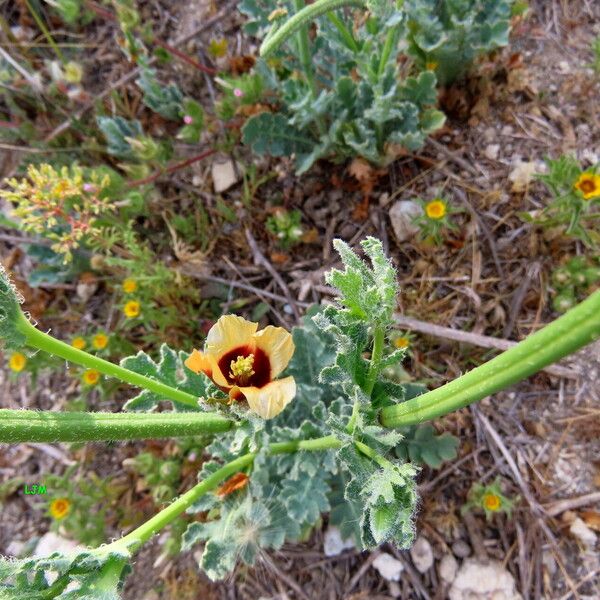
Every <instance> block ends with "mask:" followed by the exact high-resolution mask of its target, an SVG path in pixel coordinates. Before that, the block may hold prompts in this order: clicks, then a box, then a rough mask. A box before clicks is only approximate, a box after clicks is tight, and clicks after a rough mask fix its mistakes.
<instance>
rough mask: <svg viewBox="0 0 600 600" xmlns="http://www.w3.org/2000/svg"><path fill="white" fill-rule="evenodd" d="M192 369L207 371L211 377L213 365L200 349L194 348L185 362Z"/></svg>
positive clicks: (198, 371)
mask: <svg viewBox="0 0 600 600" xmlns="http://www.w3.org/2000/svg"><path fill="white" fill-rule="evenodd" d="M183 364H184V365H185V366H186V367H187V368H188V369H189V370H190V371H194V373H196V374H198V373H205V374H206V375H208V376H209V377H210V376H211V372H212V365H211V363H210V360H208V358H207V357H206V356H204V354H202V352H200V351H199V350H193V351H192V353H191V354H190V355H189V356H188V357H187V358H186V360H185V362H184V363H183Z"/></svg>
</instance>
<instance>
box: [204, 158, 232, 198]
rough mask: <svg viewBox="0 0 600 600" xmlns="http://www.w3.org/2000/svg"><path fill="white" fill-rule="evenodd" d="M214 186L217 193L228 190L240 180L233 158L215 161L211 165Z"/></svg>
mask: <svg viewBox="0 0 600 600" xmlns="http://www.w3.org/2000/svg"><path fill="white" fill-rule="evenodd" d="M211 173H212V179H213V186H214V188H215V192H216V193H217V194H219V193H221V192H224V191H225V190H228V189H229V188H230V187H231V186H232V185H235V184H236V183H237V181H238V178H237V175H236V169H235V166H234V164H233V161H232V160H227V161H226V162H214V163H213V164H212V167H211Z"/></svg>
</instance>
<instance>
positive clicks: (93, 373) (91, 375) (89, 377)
mask: <svg viewBox="0 0 600 600" xmlns="http://www.w3.org/2000/svg"><path fill="white" fill-rule="evenodd" d="M81 379H82V381H83V383H85V384H86V385H96V384H97V383H98V382H99V381H100V372H99V371H97V370H96V369H86V370H85V371H84V372H83V375H82V376H81Z"/></svg>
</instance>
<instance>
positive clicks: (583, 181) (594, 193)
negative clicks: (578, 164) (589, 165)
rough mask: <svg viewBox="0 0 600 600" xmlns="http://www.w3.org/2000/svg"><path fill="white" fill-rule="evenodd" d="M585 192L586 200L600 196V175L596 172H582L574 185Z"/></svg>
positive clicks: (584, 197)
mask: <svg viewBox="0 0 600 600" xmlns="http://www.w3.org/2000/svg"><path fill="white" fill-rule="evenodd" d="M573 187H574V188H575V189H576V190H578V191H580V192H581V193H582V194H583V199H584V200H593V199H594V198H600V175H596V174H595V173H589V172H586V173H582V174H581V175H580V176H579V179H577V181H576V182H575V185H574V186H573Z"/></svg>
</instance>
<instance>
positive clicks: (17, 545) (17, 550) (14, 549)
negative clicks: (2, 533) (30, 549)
mask: <svg viewBox="0 0 600 600" xmlns="http://www.w3.org/2000/svg"><path fill="white" fill-rule="evenodd" d="M24 547H25V544H24V543H23V542H20V541H19V540H13V541H12V542H11V543H10V544H8V546H6V554H7V555H8V556H20V554H21V552H23V548H24Z"/></svg>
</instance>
